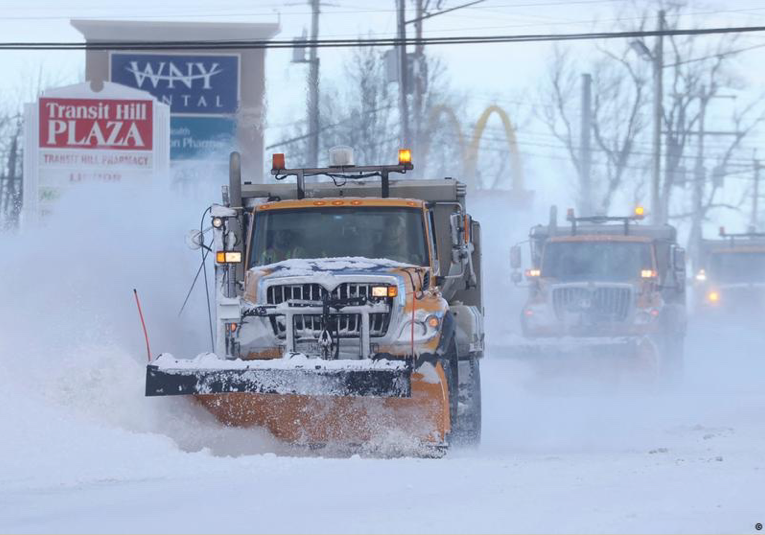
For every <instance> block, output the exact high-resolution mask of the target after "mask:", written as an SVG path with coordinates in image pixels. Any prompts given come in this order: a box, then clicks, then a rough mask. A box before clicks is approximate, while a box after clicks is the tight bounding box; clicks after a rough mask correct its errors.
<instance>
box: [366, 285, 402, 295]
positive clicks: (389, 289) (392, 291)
mask: <svg viewBox="0 0 765 535" xmlns="http://www.w3.org/2000/svg"><path fill="white" fill-rule="evenodd" d="M397 295H398V287H397V286H372V297H396V296H397Z"/></svg>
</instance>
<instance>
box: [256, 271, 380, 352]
mask: <svg viewBox="0 0 765 535" xmlns="http://www.w3.org/2000/svg"><path fill="white" fill-rule="evenodd" d="M372 286H379V283H375V284H372V283H361V284H357V283H351V282H343V283H341V284H340V285H339V286H338V287H337V288H335V289H334V290H332V292H331V293H330V296H331V297H333V298H335V299H347V298H349V297H369V296H371V295H372ZM326 292H327V290H326V289H325V288H324V287H323V286H321V285H320V284H317V283H305V284H280V285H274V286H270V287H268V289H267V291H266V302H267V303H268V304H269V305H279V304H281V303H284V302H286V301H312V302H313V303H319V302H321V298H322V295H323V294H324V293H326ZM313 303H312V304H313ZM388 304H389V305H390V304H391V300H390V299H388ZM294 306H297V307H299V306H309V305H308V304H304V305H301V304H300V303H295V304H294ZM294 322H295V325H294V326H293V329H294V332H295V338H296V339H298V340H299V339H302V338H318V336H319V334H320V333H321V315H319V314H296V315H295V316H294ZM389 324H390V311H389V312H376V313H373V314H370V315H369V335H370V336H371V337H379V336H385V334H386V333H387V332H388V325H389ZM271 327H272V328H273V330H274V334H275V335H276V336H278V337H279V338H284V337H285V336H286V333H287V325H286V319H285V317H284V316H272V317H271ZM328 327H329V331H330V333H332V335H333V336H334V335H335V333H337V334H338V335H339V336H340V338H357V337H359V336H361V315H359V314H343V313H336V314H332V315H331V316H330V325H329V326H328Z"/></svg>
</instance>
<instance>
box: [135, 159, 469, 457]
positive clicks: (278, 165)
mask: <svg viewBox="0 0 765 535" xmlns="http://www.w3.org/2000/svg"><path fill="white" fill-rule="evenodd" d="M412 169H413V166H412V163H411V152H410V151H408V150H402V151H399V162H398V164H396V165H387V166H355V165H354V164H353V153H352V151H351V150H350V149H347V148H337V149H333V150H331V151H330V166H329V167H327V168H318V169H287V168H286V165H285V158H284V155H283V154H275V155H274V158H273V169H272V174H273V175H274V177H275V178H276V180H277V181H284V182H283V183H277V184H250V183H249V182H245V183H244V184H242V182H241V173H240V165H239V156H238V154H236V153H234V154H232V156H231V164H230V181H229V185H228V186H227V187H224V190H223V203H222V204H221V205H213V206H212V207H211V208H210V217H211V231H212V234H213V239H212V241H211V243H210V244H209V245H208V244H206V243H205V239H204V234H203V233H201V232H200V233H196V234H195V235H194V234H192V235H191V236H190V237H191V239H190V242H191V244H192V246H199V247H204V248H209V252H210V253H211V254H214V255H215V259H216V264H215V296H216V297H215V299H216V312H217V314H216V316H217V317H216V318H215V329H214V330H215V333H216V336H215V337H216V342H215V348H216V350H215V353H214V354H211V353H207V354H202V355H199V356H198V357H196V358H194V359H177V358H174V357H172V356H171V355H168V354H162V355H159V357H157V358H156V359H154V360H153V361H152V362H150V363H149V365H148V368H147V376H146V395H147V396H171V395H190V396H195V397H196V399H197V400H198V401H199V402H200V403H201V404H202V405H204V406H205V407H206V408H207V409H208V410H209V411H210V412H212V413H213V414H214V415H215V416H216V417H217V418H218V419H219V420H220V421H221V422H224V423H225V424H228V425H234V426H263V427H265V428H267V429H268V430H269V431H271V433H272V434H273V435H275V436H276V437H277V438H280V439H283V440H285V441H287V442H290V443H297V444H304V445H310V446H314V447H315V446H319V447H320V446H322V445H327V444H339V445H349V446H364V445H372V446H373V447H374V445H375V444H382V445H385V446H386V447H387V446H390V442H391V441H393V442H394V443H400V444H406V447H407V448H409V447H416V448H418V449H419V448H423V450H424V451H427V452H428V453H427V454H428V455H430V454H438V455H440V454H442V453H443V452H445V451H446V449H447V447H448V445H449V444H450V443H453V442H455V441H461V442H465V443H475V442H477V441H478V440H479V438H480V432H481V389H480V373H479V362H480V358H481V357H482V355H483V349H484V333H483V305H482V302H481V276H480V275H481V260H480V251H481V247H480V243H481V242H480V225H479V224H478V222H477V221H474V220H473V219H472V218H471V217H470V215H468V213H467V212H466V206H465V192H466V188H465V186H464V184H462V183H460V182H458V181H456V180H452V179H443V180H391V179H390V178H389V175H390V174H391V173H406V172H407V171H410V170H412ZM307 177H317V178H314V179H313V181H312V182H310V183H307V181H306V178H307ZM318 177H329V179H330V180H327V181H321V180H319V179H318ZM293 180H294V181H293Z"/></svg>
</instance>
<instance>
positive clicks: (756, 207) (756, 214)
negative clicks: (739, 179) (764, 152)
mask: <svg viewBox="0 0 765 535" xmlns="http://www.w3.org/2000/svg"><path fill="white" fill-rule="evenodd" d="M753 163H754V195H753V196H752V219H751V221H750V223H749V224H750V225H751V227H752V228H753V229H754V231H755V232H757V230H759V222H760V169H761V168H762V166H761V165H760V160H758V159H757V149H755V150H754V162H753Z"/></svg>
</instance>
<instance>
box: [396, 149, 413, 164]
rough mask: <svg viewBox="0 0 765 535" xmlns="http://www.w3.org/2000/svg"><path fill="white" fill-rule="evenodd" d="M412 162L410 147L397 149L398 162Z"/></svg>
mask: <svg viewBox="0 0 765 535" xmlns="http://www.w3.org/2000/svg"><path fill="white" fill-rule="evenodd" d="M407 163H412V151H411V149H399V151H398V164H399V165H403V164H407Z"/></svg>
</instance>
